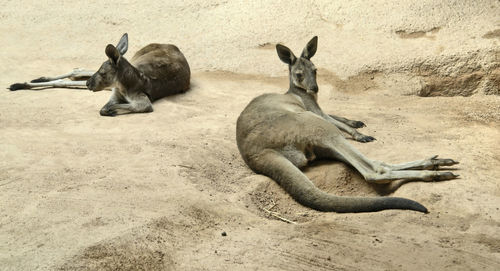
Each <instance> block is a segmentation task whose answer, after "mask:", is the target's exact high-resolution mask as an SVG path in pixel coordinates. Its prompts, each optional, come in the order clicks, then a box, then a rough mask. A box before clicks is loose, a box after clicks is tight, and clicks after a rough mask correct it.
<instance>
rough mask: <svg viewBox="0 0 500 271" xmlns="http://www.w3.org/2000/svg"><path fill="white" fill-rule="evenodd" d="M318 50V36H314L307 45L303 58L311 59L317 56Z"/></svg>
mask: <svg viewBox="0 0 500 271" xmlns="http://www.w3.org/2000/svg"><path fill="white" fill-rule="evenodd" d="M316 49H318V36H314V38H312V39H311V40H310V41H309V42H308V43H307V45H306V48H304V50H303V51H302V55H300V56H301V57H303V58H306V59H311V57H313V56H314V54H316Z"/></svg>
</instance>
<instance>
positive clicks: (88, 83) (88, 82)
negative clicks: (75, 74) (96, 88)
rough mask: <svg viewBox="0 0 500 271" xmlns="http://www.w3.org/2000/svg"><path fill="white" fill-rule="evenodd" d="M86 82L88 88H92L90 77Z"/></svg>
mask: <svg viewBox="0 0 500 271" xmlns="http://www.w3.org/2000/svg"><path fill="white" fill-rule="evenodd" d="M85 84H86V85H87V88H88V89H90V79H88V80H87V82H86V83H85Z"/></svg>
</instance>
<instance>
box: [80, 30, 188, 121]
mask: <svg viewBox="0 0 500 271" xmlns="http://www.w3.org/2000/svg"><path fill="white" fill-rule="evenodd" d="M127 49H128V36H127V34H126V33H125V34H124V35H123V36H122V38H121V39H120V41H119V42H118V44H117V45H116V47H115V46H113V45H111V44H108V46H106V50H105V52H106V55H107V56H108V58H109V60H107V61H105V62H104V63H103V64H102V66H101V67H100V68H99V70H98V71H97V72H96V73H95V74H94V75H92V77H90V79H89V80H87V87H88V88H89V89H90V90H92V91H100V90H103V89H104V88H107V87H112V91H113V92H112V94H111V98H110V99H109V101H108V103H107V104H106V105H104V107H103V108H102V109H101V111H100V114H101V115H102V116H115V115H117V114H126V113H141V112H152V111H153V105H152V104H151V103H152V102H153V101H156V100H158V99H160V98H163V97H165V96H169V95H173V94H177V93H182V92H185V91H186V90H188V88H189V79H190V76H191V72H190V69H189V65H188V63H187V61H186V58H185V57H184V55H183V54H182V53H181V51H180V50H179V49H178V48H177V47H176V46H175V45H171V44H157V43H152V44H149V45H147V46H146V47H144V48H142V49H141V50H139V51H138V52H137V53H135V55H134V57H132V59H131V61H130V62H128V61H127V59H125V57H123V55H124V54H125V53H126V52H127Z"/></svg>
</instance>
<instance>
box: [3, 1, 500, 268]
mask: <svg viewBox="0 0 500 271" xmlns="http://www.w3.org/2000/svg"><path fill="white" fill-rule="evenodd" d="M60 2H63V3H60ZM333 2H334V3H333ZM470 2H471V3H464V1H430V0H429V1H398V2H397V3H393V1H387V0H385V1H382V0H380V1H370V2H366V1H294V2H288V1H274V2H272V3H269V2H268V1H249V2H247V1H245V2H243V1H230V2H228V1H215V0H214V1H199V2H189V3H185V2H184V1H151V0H142V1H107V2H106V4H94V3H86V2H85V3H84V2H78V3H71V2H68V1H34V0H23V1H8V0H4V1H2V9H1V10H0V33H1V34H0V44H1V50H0V63H2V65H1V66H0V72H1V74H2V77H0V86H4V87H8V86H9V85H10V84H11V83H14V82H23V81H27V80H30V79H33V78H36V77H39V76H42V75H57V74H62V73H66V72H68V71H70V70H71V69H73V68H76V67H83V68H87V69H97V68H98V67H99V65H100V64H101V63H102V62H103V61H104V60H105V55H104V48H105V46H106V44H108V43H116V42H117V41H118V40H119V38H120V36H121V34H123V33H125V32H127V33H128V34H129V42H130V47H129V53H127V55H126V56H128V57H129V58H130V57H131V56H132V54H133V53H134V52H135V51H137V50H138V49H140V48H141V47H142V46H145V45H146V44H148V43H150V42H162V43H173V44H176V45H177V46H178V47H179V48H180V49H181V50H182V51H183V52H184V54H185V56H186V58H187V59H188V61H189V63H190V65H191V68H192V88H191V89H190V90H189V91H188V92H187V93H185V94H182V95H177V96H173V97H168V98H165V99H162V100H160V101H158V102H156V103H154V110H155V111H154V112H153V113H150V114H133V115H124V116H119V117H115V118H107V117H101V116H99V109H100V108H101V107H102V106H103V105H104V104H105V103H106V101H107V99H108V98H109V95H110V93H109V92H108V91H103V92H98V93H92V92H90V91H88V90H79V89H44V90H41V91H29V90H26V91H17V92H10V91H8V90H6V89H4V90H0V108H1V109H2V110H1V111H0V195H1V197H0V269H1V270H498V269H500V235H499V233H500V210H499V208H500V183H499V182H498V176H500V146H499V144H498V142H499V139H500V96H499V95H498V94H500V87H499V85H500V70H499V67H500V64H499V60H500V51H499V49H498V48H499V47H498V46H499V42H500V35H499V34H498V29H500V17H499V16H498V15H499V14H500V4H499V2H498V1H493V0H491V1H487V0H485V1H470ZM314 35H318V36H319V47H318V53H317V54H316V56H315V57H314V58H313V59H312V60H313V61H314V63H315V64H316V66H317V67H318V68H319V71H318V84H319V87H320V93H319V103H320V105H321V106H322V108H323V110H324V111H325V112H328V113H333V114H337V115H341V116H345V117H348V118H351V119H356V120H361V121H363V122H365V123H366V124H367V127H366V128H362V129H360V131H361V132H362V133H364V134H367V135H371V136H374V137H375V138H377V141H375V142H372V143H366V144H363V143H357V142H354V141H352V144H353V145H354V146H355V147H356V148H358V149H360V150H361V151H362V152H363V153H364V154H366V155H367V156H368V157H370V158H372V159H376V160H381V161H385V162H390V163H399V162H405V161H411V160H417V159H422V158H427V157H430V156H432V155H435V154H439V155H440V156H441V157H443V158H453V159H456V160H459V161H460V164H459V165H458V166H456V167H455V169H454V172H455V173H457V174H460V178H459V179H456V180H451V181H445V182H431V183H425V182H405V181H398V182H395V183H393V184H391V185H369V184H367V183H366V182H364V181H363V179H362V177H361V176H360V175H359V174H358V173H357V172H356V171H355V170H353V169H352V168H350V167H348V166H345V165H344V164H342V163H340V162H335V161H320V162H317V163H314V164H313V165H311V166H310V167H309V168H308V169H307V170H306V174H307V175H308V176H309V177H310V178H311V179H312V180H313V181H314V182H315V183H316V184H317V185H318V186H319V187H321V189H324V190H325V191H328V192H330V193H334V194H338V195H356V196H388V195H392V196H399V197H407V198H411V199H414V200H417V201H419V202H421V203H422V204H424V205H425V206H426V207H427V208H428V209H429V211H430V213H429V214H421V213H417V212H412V211H398V210H388V211H382V212H375V213H363V214H336V213H323V212H317V211H314V210H311V209H308V208H305V207H303V206H301V205H299V204H297V203H296V202H295V201H294V200H293V199H291V198H290V197H289V196H288V195H287V194H286V193H285V192H284V191H283V190H281V188H280V187H279V186H278V185H277V184H276V183H275V182H274V181H272V180H271V179H269V178H267V177H264V176H261V175H256V174H255V173H253V172H252V171H251V170H250V169H248V167H247V166H246V165H245V164H244V162H243V161H242V159H241V157H240V155H239V152H238V149H237V147H236V141H235V123H236V119H237V117H238V115H239V113H240V112H241V111H242V110H243V108H244V107H245V106H246V104H248V102H249V101H250V100H251V99H252V98H253V97H256V96H258V95H260V94H262V93H270V92H271V93H283V92H285V91H286V90H287V87H288V79H287V67H286V65H285V64H283V63H282V62H280V61H279V59H278V57H277V55H276V52H275V50H274V45H275V44H276V43H279V42H281V43H283V44H285V45H287V46H289V47H290V48H291V49H292V50H294V51H295V52H296V54H299V53H300V51H301V50H302V48H303V46H304V45H305V44H306V43H307V41H309V39H310V38H311V37H312V36H314ZM457 82H458V83H457ZM487 94H492V95H487ZM423 96H432V97H423ZM269 209H270V210H271V211H273V212H275V213H276V214H278V215H279V216H280V217H283V218H286V219H288V220H290V221H293V222H295V224H291V223H286V222H284V221H282V220H280V219H278V218H277V217H275V216H272V215H270V214H269V213H268V211H266V210H269ZM223 233H224V234H223Z"/></svg>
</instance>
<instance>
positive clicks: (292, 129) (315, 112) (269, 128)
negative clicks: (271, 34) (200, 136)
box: [236, 37, 458, 213]
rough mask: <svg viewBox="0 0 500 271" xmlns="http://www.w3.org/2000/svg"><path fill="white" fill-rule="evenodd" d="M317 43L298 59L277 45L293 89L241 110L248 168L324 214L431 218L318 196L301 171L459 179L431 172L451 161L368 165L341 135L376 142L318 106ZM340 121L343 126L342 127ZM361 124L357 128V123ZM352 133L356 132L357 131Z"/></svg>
mask: <svg viewBox="0 0 500 271" xmlns="http://www.w3.org/2000/svg"><path fill="white" fill-rule="evenodd" d="M317 42H318V38H317V37H314V38H313V39H312V40H311V41H309V43H308V44H307V46H306V47H305V48H304V50H303V52H302V55H301V56H300V57H299V58H297V57H295V55H294V54H293V53H292V51H291V50H290V49H288V48H287V47H285V46H283V45H279V44H278V45H276V50H277V52H278V56H279V58H280V59H281V60H282V61H283V62H285V63H286V64H288V65H289V79H290V88H289V90H288V92H286V93H285V94H263V95H261V96H258V97H257V98H255V99H253V100H252V101H251V102H250V103H249V104H248V105H247V107H246V108H245V109H244V110H243V112H242V113H241V115H240V116H239V118H238V121H237V124H236V140H237V144H238V149H239V151H240V153H241V156H242V157H243V160H245V162H246V164H247V165H248V166H249V167H250V168H251V169H252V170H253V171H255V172H256V173H260V174H263V175H266V176H268V177H270V178H272V179H274V180H275V181H276V182H278V184H280V185H281V187H283V189H285V190H286V191H287V192H288V193H289V194H290V195H291V196H292V197H293V198H294V199H295V200H296V201H298V202H299V203H301V204H303V205H305V206H308V207H310V208H313V209H316V210H320V211H333V212H372V211H380V210H385V209H407V210H415V211H419V212H425V213H426V212H427V209H426V208H425V207H424V206H423V205H421V204H420V203H418V202H415V201H412V200H409V199H405V198H396V197H368V198H362V197H341V196H335V195H331V194H328V193H326V192H323V191H321V190H319V189H318V188H317V187H316V186H314V184H313V183H312V182H311V181H310V180H309V179H308V178H307V177H306V176H305V175H304V174H303V173H302V172H301V170H300V168H302V167H304V166H306V165H307V163H308V162H309V161H312V160H314V159H316V158H326V159H336V160H340V161H343V162H345V163H348V164H350V165H352V166H353V167H354V168H355V169H356V170H358V171H359V172H360V173H361V175H363V177H364V178H365V180H366V181H368V182H372V183H386V182H389V181H393V180H396V179H416V180H423V181H433V180H448V179H453V178H456V177H458V175H455V174H453V173H451V172H441V171H432V170H425V169H437V168H438V167H440V166H452V165H455V164H457V163H458V162H455V161H453V160H452V159H437V156H434V157H432V158H429V159H424V160H420V161H414V162H409V163H403V164H397V165H390V164H386V163H383V162H377V161H373V160H370V159H368V158H367V157H365V156H364V155H363V154H361V153H360V152H359V151H358V150H356V149H355V148H354V147H353V146H352V145H350V144H349V142H348V141H347V140H346V139H345V138H344V136H343V135H342V134H341V132H340V130H339V128H340V129H342V130H344V131H347V132H348V133H350V134H351V135H352V136H353V138H354V139H355V140H357V141H361V142H368V141H371V140H373V138H372V137H369V136H365V135H362V134H360V133H358V132H356V131H355V130H354V129H353V128H351V127H348V125H349V123H351V124H352V125H351V126H362V125H354V124H356V123H358V122H355V121H350V122H348V123H347V125H346V124H345V123H342V121H341V120H342V119H343V118H338V117H337V119H335V118H333V117H331V116H329V115H327V114H325V113H324V112H323V111H322V110H321V108H320V107H319V105H318V103H317V92H318V86H317V83H316V68H315V67H314V64H313V63H312V62H311V61H310V59H311V57H313V56H314V54H315V53H316V48H317ZM339 120H340V121H339ZM358 124H359V123H358ZM353 130H354V131H353Z"/></svg>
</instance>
